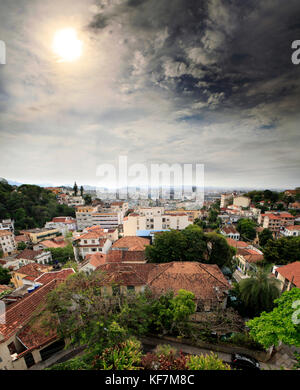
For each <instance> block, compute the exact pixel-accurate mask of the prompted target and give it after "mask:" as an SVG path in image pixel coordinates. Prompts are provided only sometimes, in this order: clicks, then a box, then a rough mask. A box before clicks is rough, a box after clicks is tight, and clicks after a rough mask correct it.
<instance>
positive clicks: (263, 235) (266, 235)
mask: <svg viewBox="0 0 300 390" xmlns="http://www.w3.org/2000/svg"><path fill="white" fill-rule="evenodd" d="M258 238H259V245H260V246H265V245H266V244H267V242H268V241H269V240H273V234H272V232H271V230H269V229H264V230H263V231H262V232H260V233H259V234H258Z"/></svg>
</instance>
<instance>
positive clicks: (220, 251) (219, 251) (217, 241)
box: [205, 232, 236, 268]
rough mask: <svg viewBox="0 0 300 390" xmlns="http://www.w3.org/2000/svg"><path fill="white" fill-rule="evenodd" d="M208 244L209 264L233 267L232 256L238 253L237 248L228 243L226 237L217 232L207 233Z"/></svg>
mask: <svg viewBox="0 0 300 390" xmlns="http://www.w3.org/2000/svg"><path fill="white" fill-rule="evenodd" d="M206 240H207V242H208V243H210V245H209V246H208V249H207V251H208V261H205V262H208V263H209V264H217V265H218V266H219V267H223V266H227V267H229V268H231V267H232V258H233V256H234V255H235V253H236V249H235V248H233V247H231V246H230V245H228V243H227V241H226V238H225V237H223V236H222V235H221V234H217V233H215V232H212V233H206Z"/></svg>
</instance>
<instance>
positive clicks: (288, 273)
mask: <svg viewBox="0 0 300 390" xmlns="http://www.w3.org/2000/svg"><path fill="white" fill-rule="evenodd" d="M276 271H277V272H278V273H279V274H280V275H282V276H283V277H284V278H285V279H287V280H289V281H290V282H293V284H294V285H295V286H296V287H298V288H300V261H295V262H294V263H290V264H287V265H283V266H282V267H278V268H276Z"/></svg>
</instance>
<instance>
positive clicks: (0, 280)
mask: <svg viewBox="0 0 300 390" xmlns="http://www.w3.org/2000/svg"><path fill="white" fill-rule="evenodd" d="M10 278H11V276H10V273H9V270H8V269H6V268H3V267H1V265H0V284H9V282H10Z"/></svg>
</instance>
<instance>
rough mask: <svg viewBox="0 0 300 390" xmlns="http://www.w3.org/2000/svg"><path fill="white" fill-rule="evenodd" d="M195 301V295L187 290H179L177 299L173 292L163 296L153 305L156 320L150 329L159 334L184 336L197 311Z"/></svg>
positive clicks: (152, 309) (152, 310)
mask: <svg viewBox="0 0 300 390" xmlns="http://www.w3.org/2000/svg"><path fill="white" fill-rule="evenodd" d="M194 300H195V296H194V294H193V293H191V292H189V291H185V290H179V291H178V295H177V296H175V297H174V293H173V292H172V291H170V292H168V293H166V294H164V295H161V296H160V297H159V298H158V299H156V300H154V301H153V303H152V307H151V312H152V315H153V317H154V319H153V322H152V324H151V325H150V329H152V331H154V332H158V333H159V334H179V335H180V334H183V333H184V330H185V329H186V327H187V326H188V323H187V322H188V319H189V317H190V315H192V314H194V313H195V310H196V304H195V301H194Z"/></svg>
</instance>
